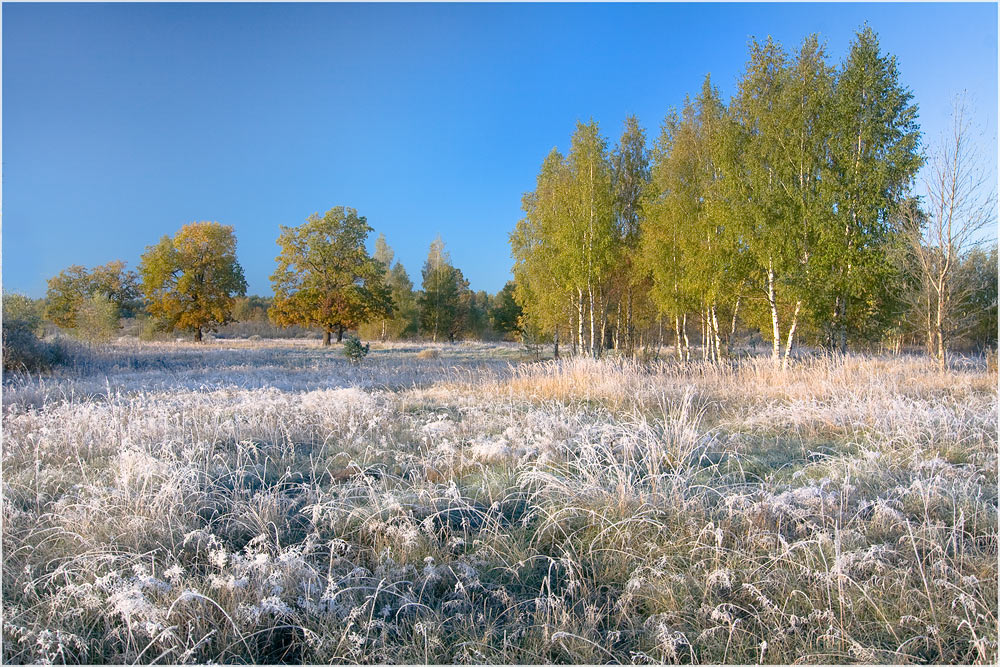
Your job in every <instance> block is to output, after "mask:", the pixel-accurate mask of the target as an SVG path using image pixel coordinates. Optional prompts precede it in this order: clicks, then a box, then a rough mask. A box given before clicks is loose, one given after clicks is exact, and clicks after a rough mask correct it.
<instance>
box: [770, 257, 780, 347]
mask: <svg viewBox="0 0 1000 667" xmlns="http://www.w3.org/2000/svg"><path fill="white" fill-rule="evenodd" d="M767 305H768V306H769V307H770V308H771V359H772V360H773V361H774V362H775V363H777V362H778V359H779V358H780V356H781V329H780V328H779V327H778V301H777V299H776V298H775V295H774V264H773V263H772V262H771V260H768V262H767Z"/></svg>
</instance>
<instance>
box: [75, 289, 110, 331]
mask: <svg viewBox="0 0 1000 667" xmlns="http://www.w3.org/2000/svg"><path fill="white" fill-rule="evenodd" d="M119 312H120V311H119V309H118V304H117V303H115V302H114V301H112V300H111V299H110V298H109V297H108V296H107V295H105V294H102V293H100V292H95V293H94V294H93V295H92V296H91V297H90V298H88V299H87V300H86V301H84V302H83V305H82V306H80V310H79V313H78V315H77V323H78V335H79V336H80V337H81V338H83V339H85V340H89V341H93V342H107V341H109V340H111V339H112V338H113V337H114V336H115V335H116V334H117V333H118V330H119V329H120V326H119V321H120V317H119Z"/></svg>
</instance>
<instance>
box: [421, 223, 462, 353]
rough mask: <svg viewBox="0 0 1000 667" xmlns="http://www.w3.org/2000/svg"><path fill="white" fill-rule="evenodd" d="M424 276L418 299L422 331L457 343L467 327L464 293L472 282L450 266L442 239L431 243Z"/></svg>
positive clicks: (434, 339) (449, 259)
mask: <svg viewBox="0 0 1000 667" xmlns="http://www.w3.org/2000/svg"><path fill="white" fill-rule="evenodd" d="M422 275H423V291H422V292H421V294H420V297H419V298H418V302H419V305H420V326H421V329H422V331H423V332H424V334H425V335H430V337H431V340H433V341H435V342H436V341H437V340H438V337H439V336H442V337H444V336H447V338H448V340H449V341H450V342H455V339H456V337H457V336H458V335H459V334H460V333H461V332H462V330H463V328H464V325H465V313H464V312H463V293H464V292H465V291H466V290H468V288H469V283H468V281H466V280H465V277H464V276H463V275H462V272H461V271H459V270H458V269H456V268H455V267H454V266H452V265H451V257H450V256H449V255H448V253H447V252H445V249H444V241H442V240H441V237H440V236H439V237H438V238H436V239H435V240H434V241H433V242H432V243H431V247H430V251H429V252H428V254H427V261H426V262H424V268H423V271H422Z"/></svg>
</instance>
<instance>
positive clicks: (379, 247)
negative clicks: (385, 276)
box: [372, 234, 396, 271]
mask: <svg viewBox="0 0 1000 667" xmlns="http://www.w3.org/2000/svg"><path fill="white" fill-rule="evenodd" d="M395 255H396V253H394V252H393V251H392V248H390V247H389V244H388V243H387V242H386V240H385V234H379V235H378V238H377V239H375V252H374V253H372V257H373V258H374V259H375V261H377V262H378V263H379V264H381V265H382V266H383V267H385V270H386V271H388V270H389V268H390V267H391V266H392V258H393V257H395Z"/></svg>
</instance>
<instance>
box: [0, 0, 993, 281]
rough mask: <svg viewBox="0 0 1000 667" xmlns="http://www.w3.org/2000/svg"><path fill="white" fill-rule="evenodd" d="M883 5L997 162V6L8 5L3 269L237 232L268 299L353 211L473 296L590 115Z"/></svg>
mask: <svg viewBox="0 0 1000 667" xmlns="http://www.w3.org/2000/svg"><path fill="white" fill-rule="evenodd" d="M865 21H867V22H868V23H869V24H870V25H871V26H872V27H873V28H874V29H875V30H876V32H877V33H878V34H879V36H880V38H881V43H882V48H883V50H886V51H889V52H890V53H893V54H895V55H896V56H898V59H899V66H900V70H901V74H902V81H903V83H904V84H905V85H907V86H909V87H910V88H911V89H912V91H913V92H914V95H915V98H916V101H917V102H918V104H919V105H920V122H921V127H922V129H923V130H924V132H925V134H926V135H927V137H926V138H927V139H932V138H935V137H937V136H938V135H939V134H940V133H941V132H942V130H943V129H944V128H945V126H946V123H947V118H948V113H949V111H950V105H951V100H952V98H953V96H954V95H955V94H956V93H957V92H959V91H960V90H962V89H968V90H969V92H970V94H972V96H973V112H974V114H975V116H976V118H977V120H978V121H979V122H980V124H981V125H983V126H984V128H985V129H986V135H985V144H986V149H987V159H988V160H989V163H990V164H991V165H992V168H993V169H995V165H996V136H997V134H996V127H997V5H996V4H992V3H990V4H953V3H943V4H930V3H916V4H862V3H857V4H769V5H764V4H655V5H654V4H614V5H607V4H585V5H568V4H498V5H482V4H480V5H466V4H437V5H425V4H399V5H397V4H229V3H219V4H20V3H17V4H11V3H4V5H3V109H2V111H3V118H2V122H3V145H2V148H3V174H2V175H3V193H2V194H3V208H2V213H3V216H2V223H3V228H2V234H3V286H4V288H5V289H8V290H15V291H21V292H24V293H26V294H29V295H31V296H42V295H44V293H45V280H46V278H48V277H50V276H52V275H54V274H55V273H57V272H58V271H59V270H60V269H62V268H64V267H66V266H68V265H70V264H83V265H85V266H88V267H89V266H94V265H97V264H102V263H104V262H107V261H110V260H112V259H123V260H125V261H127V262H128V263H129V265H131V266H135V265H136V264H137V263H138V260H139V256H140V254H141V253H142V252H143V250H144V248H145V246H147V245H150V244H152V243H154V242H156V241H157V240H158V239H159V238H160V237H161V236H162V235H164V234H172V233H174V232H175V231H176V230H177V229H178V228H179V227H180V226H181V225H182V224H184V223H187V222H191V221H195V220H217V221H219V222H222V223H224V224H229V225H233V226H234V227H235V229H236V233H237V237H238V243H239V245H238V254H239V258H240V262H241V263H242V265H243V267H244V270H245V271H246V275H247V280H248V282H249V287H250V292H251V293H257V294H270V293H271V290H270V284H269V282H268V276H269V275H270V274H271V272H272V271H273V269H274V257H275V255H276V254H277V246H276V245H275V238H276V237H277V235H278V225H281V224H284V225H297V224H299V223H301V222H303V221H304V220H305V219H306V217H307V216H308V215H309V214H310V213H313V212H317V211H318V212H323V211H325V210H327V209H329V208H332V207H333V206H337V205H346V206H353V207H355V208H357V209H358V211H359V212H360V213H361V214H362V215H365V216H367V218H368V222H369V224H370V225H371V226H372V227H374V228H375V232H374V233H373V234H372V236H371V238H370V239H369V241H370V243H369V246H370V247H372V246H373V245H374V239H375V236H376V235H377V234H378V232H384V233H385V235H386V237H387V240H388V242H389V245H390V246H392V248H393V249H394V250H395V251H396V256H397V258H398V259H400V260H401V261H402V262H403V264H404V265H405V266H406V268H407V270H408V271H409V273H410V276H411V278H413V279H414V282H415V283H418V284H419V282H420V276H419V273H420V267H421V266H422V264H423V261H424V258H425V257H426V255H427V248H428V245H429V244H430V242H431V241H432V240H433V239H434V237H435V236H436V235H438V234H440V235H441V236H442V238H443V239H444V241H445V243H446V247H447V249H448V250H449V251H450V252H451V256H452V260H453V262H454V263H455V264H456V265H457V266H458V267H460V268H461V269H462V270H463V272H464V273H465V275H466V277H467V278H468V279H469V280H470V282H471V285H472V288H473V289H486V290H489V291H491V292H492V291H496V290H498V289H499V288H500V287H502V285H503V283H504V282H505V281H506V280H507V279H508V278H509V276H510V273H509V271H510V265H511V259H510V256H509V246H508V243H507V235H508V233H509V232H510V230H511V229H512V228H513V226H514V224H515V223H516V221H517V220H518V219H519V218H520V217H521V211H520V200H521V194H522V193H523V192H525V191H527V190H531V189H533V187H534V179H535V175H536V173H537V170H538V167H539V165H540V164H541V161H542V159H543V157H544V156H545V154H546V153H547V152H548V151H549V150H550V149H551V148H552V147H553V146H558V147H559V148H560V149H562V150H565V149H566V148H567V147H568V144H569V137H570V134H571V133H572V131H573V126H574V122H575V121H576V120H577V119H581V120H586V119H588V118H590V117H593V118H594V119H596V120H597V121H598V122H599V123H600V125H601V128H602V130H603V132H604V133H605V135H606V136H608V138H609V140H610V142H611V143H613V142H614V141H615V140H616V139H617V136H618V135H619V134H620V132H621V125H622V121H623V120H624V118H625V116H626V115H628V114H631V113H634V114H636V115H637V116H638V117H639V119H640V121H641V122H642V124H643V125H644V126H645V127H646V129H647V132H648V134H649V135H650V138H651V139H652V138H653V137H655V136H656V134H658V132H659V124H660V121H661V120H662V118H663V116H664V114H665V113H666V111H667V110H668V108H669V107H670V106H672V105H678V104H680V103H681V102H682V101H683V98H684V95H685V94H686V93H696V92H697V90H698V88H699V86H700V85H701V81H702V78H703V77H704V75H705V74H706V73H709V72H710V73H711V74H712V78H713V81H714V83H716V85H718V86H719V87H720V88H721V90H722V93H723V95H724V96H725V97H726V98H728V97H729V96H730V95H731V94H732V93H733V92H734V89H735V82H736V80H737V78H738V77H739V75H740V73H741V72H742V70H743V68H744V65H745V63H746V57H747V48H746V47H747V42H748V40H749V38H750V37H751V36H757V37H761V38H763V37H766V36H767V35H769V34H770V35H773V36H774V37H775V38H777V39H778V40H779V41H781V42H782V43H783V44H784V45H785V46H786V47H789V48H792V47H795V46H797V44H798V43H799V42H800V41H801V39H802V38H803V37H804V36H805V35H807V34H809V33H811V32H818V33H820V35H821V37H822V38H823V39H824V40H825V41H826V43H827V46H828V50H829V53H830V55H831V57H832V58H833V59H834V60H835V61H839V60H840V58H841V57H842V56H843V55H844V54H845V52H846V50H847V48H848V45H849V43H850V40H851V38H852V36H853V33H854V31H855V30H856V29H858V28H859V27H860V26H861V25H862V24H863V23H864V22H865Z"/></svg>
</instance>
